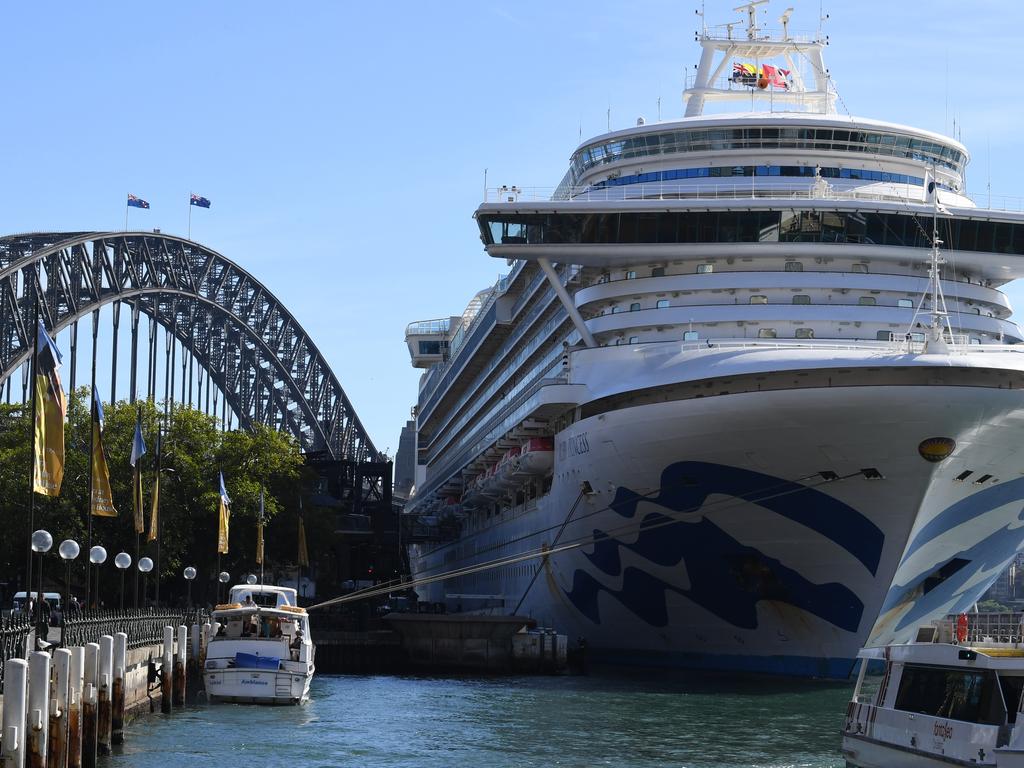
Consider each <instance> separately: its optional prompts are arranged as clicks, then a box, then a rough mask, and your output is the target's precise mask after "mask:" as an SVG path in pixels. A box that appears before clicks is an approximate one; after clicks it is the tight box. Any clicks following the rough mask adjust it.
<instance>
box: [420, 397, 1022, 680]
mask: <svg viewBox="0 0 1024 768" xmlns="http://www.w3.org/2000/svg"><path fill="white" fill-rule="evenodd" d="M1022 408H1024V397H1022V395H1021V393H1019V392H1017V391H1011V390H1005V389H995V388H982V387H978V388H975V387H943V386H884V387H883V386H879V387H846V388H843V387H829V388H818V389H803V390H799V391H797V390H779V391H771V392H753V393H743V394H735V395H730V396H721V397H709V398H702V399H689V400H679V401H674V402H664V403H651V404H646V405H641V406H637V407H629V408H621V409H619V410H612V411H609V412H606V413H602V414H600V415H596V416H592V417H590V418H586V419H582V420H580V421H578V422H576V423H575V424H573V425H572V426H571V427H569V428H568V429H566V430H564V431H563V432H562V433H560V434H558V435H557V436H556V441H555V447H556V457H555V466H554V475H553V482H552V489H551V492H550V493H549V494H548V495H547V496H546V497H544V498H543V499H542V500H541V501H540V503H538V504H537V505H536V508H535V509H533V510H530V509H526V510H525V511H519V512H515V511H513V512H511V513H509V514H505V515H502V516H501V518H500V520H498V521H497V522H492V523H489V524H488V525H486V526H483V527H481V528H480V529H479V530H477V531H475V532H471V533H469V534H467V535H464V536H463V537H462V539H461V540H460V541H459V542H455V543H452V544H448V545H444V546H440V547H435V548H433V549H432V550H430V551H428V550H427V549H425V548H417V549H416V550H414V552H413V570H414V574H416V575H418V574H421V573H422V574H427V573H439V572H442V571H444V570H450V569H453V568H458V567H463V566H465V565H469V564H472V563H474V562H483V561H484V560H487V559H491V558H494V557H501V556H505V555H509V554H514V552H516V551H524V550H530V549H534V548H536V549H538V550H539V549H540V548H541V547H545V546H546V547H551V546H559V547H561V546H564V545H567V544H570V545H572V544H579V546H574V547H572V548H569V549H566V550H565V551H559V552H557V553H556V554H554V555H552V556H549V557H547V558H546V559H543V560H541V559H538V560H536V561H533V562H530V563H526V564H523V565H516V566H510V567H506V568H504V569H503V570H502V571H500V572H499V573H497V574H493V573H492V574H481V575H480V576H477V577H464V578H462V579H460V580H457V581H456V583H451V582H449V583H445V584H441V585H434V586H431V587H428V588H424V589H423V590H422V592H421V596H422V597H423V598H424V599H428V600H431V601H435V602H436V601H444V602H446V603H448V608H449V610H455V611H458V610H482V606H483V604H484V603H482V602H481V603H480V604H474V602H473V600H471V599H470V598H469V597H467V596H469V595H474V594H479V595H483V596H486V597H487V598H488V601H487V604H488V605H490V606H491V607H490V609H489V610H492V611H494V612H504V613H508V612H512V611H513V610H515V612H516V613H519V614H528V615H531V616H533V617H534V618H536V619H537V620H538V622H539V623H541V624H542V625H546V626H552V627H555V628H556V629H557V630H558V631H559V632H565V633H567V634H568V635H569V636H570V638H579V639H585V641H586V644H587V646H588V649H589V651H588V652H589V653H591V654H592V656H593V657H594V658H595V659H599V660H601V661H606V662H610V663H619V664H628V665H650V666H681V667H691V668H709V669H720V670H736V671H743V672H766V673H777V674H785V675H796V676H810V677H825V678H845V677H847V676H848V675H849V672H850V670H851V669H852V666H853V664H854V660H855V658H856V654H857V651H858V649H859V648H860V647H861V646H862V645H863V644H864V643H865V642H866V641H867V640H868V638H869V637H871V638H873V639H875V640H876V641H878V642H883V641H885V640H886V638H887V637H890V636H891V635H892V634H893V633H894V631H895V628H896V627H897V625H898V626H899V631H901V632H902V631H909V630H907V628H906V625H907V622H908V621H910V622H912V623H913V624H914V626H915V627H916V626H917V625H918V624H920V623H927V621H928V620H930V618H932V617H933V616H932V614H933V613H934V612H935V611H940V610H943V611H944V610H946V608H948V607H949V605H952V604H956V605H959V604H960V602H958V601H965V600H968V599H970V600H972V601H973V600H976V599H977V597H978V596H980V594H981V592H983V591H984V589H985V588H986V587H987V586H988V584H989V583H991V581H992V580H993V579H994V578H995V576H996V575H997V574H998V572H999V569H1000V568H1002V567H1003V566H1005V564H1006V563H1007V562H1008V561H1009V559H1010V558H1012V556H1013V554H1014V553H1015V552H1016V551H1017V550H1018V549H1020V547H1021V545H1022V544H1024V525H1020V523H1019V521H1018V523H1017V524H1014V522H1013V521H1014V520H1015V519H1016V517H1015V515H1016V514H1017V513H1019V512H1020V506H1021V505H1020V501H1021V500H1024V487H1017V486H1016V485H1014V484H1013V483H1014V481H1013V480H1007V481H1006V482H1005V483H1003V482H1000V483H999V484H998V485H997V486H995V487H1002V486H1004V485H1005V486H1006V488H1005V490H1003V491H1001V493H1000V494H996V496H998V498H991V497H992V496H993V494H991V493H990V489H989V487H988V486H984V487H975V486H974V485H973V484H971V483H967V484H964V483H957V482H955V481H954V477H955V475H956V474H958V473H960V472H961V471H962V468H963V467H965V466H974V465H977V467H978V468H979V469H980V468H984V473H986V474H990V475H992V477H994V478H997V479H1000V480H1001V479H1003V478H1014V477H1016V476H1017V475H1018V474H1019V472H1018V469H1017V467H1016V464H1015V463H1014V459H1013V454H1014V453H1015V452H1016V450H1017V448H1016V440H1017V436H1018V435H1019V434H1021V432H1020V430H1019V429H1017V428H1013V429H1007V428H1006V426H1007V425H1008V424H1020V423H1021V421H1022V420H1024V410H1022ZM937 436H948V437H950V438H952V439H954V440H956V441H957V448H956V450H955V451H954V453H953V454H952V456H950V457H949V458H948V459H946V460H945V461H942V462H939V463H931V462H929V461H926V460H925V459H924V458H922V456H921V455H920V453H919V451H918V446H919V444H920V443H921V441H923V440H925V439H927V438H932V437H937ZM865 470H866V471H865ZM830 478H835V479H830ZM584 483H589V488H590V489H592V491H593V492H592V493H590V494H589V495H586V496H582V495H581V494H580V488H581V486H583V484H584ZM986 493H988V494H989V497H990V498H985V497H984V496H983V495H980V494H986ZM965 499H974V501H972V502H970V503H968V504H967V506H969V507H970V508H971V511H970V512H961V513H957V514H953V515H952V516H951V515H950V513H949V512H948V510H949V509H950V508H953V507H956V505H957V504H963V503H964V500H965ZM996 502H999V505H998V506H992V505H993V504H996ZM1014 504H1016V507H1015V508H1014V507H1013V505H1014ZM574 505H576V507H577V508H576V509H575V510H574V511H572V512H570V511H571V510H573V506H574ZM965 516H966V517H967V518H970V521H973V524H971V525H964V524H963V523H964V520H965ZM567 519H568V521H569V522H568V523H567V524H566V525H565V529H564V533H562V534H561V536H560V538H558V540H557V541H556V539H555V537H556V535H557V533H556V532H557V531H558V530H559V529H560V528H561V527H562V524H563V523H564V522H565V521H566V520H567ZM934 520H939V521H940V523H935V524H933V526H932V528H935V526H936V525H941V524H947V525H948V526H952V527H953V528H955V530H956V533H957V534H960V535H961V538H960V540H959V543H958V544H957V545H956V546H957V552H956V553H955V554H956V555H957V556H959V557H961V558H962V559H965V560H966V561H967V563H966V564H962V565H961V567H960V568H959V571H958V572H960V578H958V579H956V580H955V582H951V583H950V584H947V585H946V587H944V588H948V589H949V590H950V591H951V594H955V596H956V599H955V600H952V598H951V599H947V600H944V601H939V600H935V601H934V603H935V604H934V606H933V609H934V610H933V611H931V612H924V613H922V612H918V613H915V614H913V615H912V616H911V615H910V614H909V613H908V612H903V613H899V611H897V612H896V613H893V612H892V609H890V612H889V618H890V619H892V617H893V616H896V615H897V614H898V620H895V621H893V620H890V621H889V623H888V624H883V625H880V626H878V627H876V626H875V624H876V618H877V617H878V616H879V613H880V612H883V613H884V611H883V603H885V602H886V600H887V599H888V600H890V601H892V600H894V598H892V597H891V595H888V593H889V592H890V586H891V585H893V580H894V576H896V574H897V571H898V570H899V571H900V572H901V573H903V574H904V575H903V576H902V577H901V578H902V579H903V581H904V582H905V583H907V584H912V585H913V584H916V585H920V584H922V583H924V581H926V580H928V579H929V578H931V579H932V580H933V581H934V578H935V573H936V572H937V571H941V568H942V563H943V562H945V559H948V558H949V557H950V556H951V555H950V552H949V545H948V541H947V545H946V546H944V547H943V548H939V549H938V550H936V548H935V547H934V546H933V544H932V542H931V540H930V539H929V538H928V537H929V536H930V533H929V532H930V531H931V530H932V529H929V528H927V525H928V521H934ZM954 520H956V521H960V525H958V526H957V525H953V523H952V522H951V521H954ZM470 530H471V531H472V526H471V527H470ZM951 530H952V529H951ZM915 536H916V539H915ZM948 538H949V537H947V539H948ZM989 540H992V541H996V540H997V541H998V546H996V545H995V544H992V543H991V542H990V544H991V545H990V546H989V545H985V546H982V544H983V542H986V541H989ZM913 541H918V544H917V550H916V552H917V554H914V553H910V554H911V555H912V557H911V559H910V560H906V559H905V557H904V554H905V550H906V549H907V547H908V542H913ZM504 542H514V543H504ZM453 548H454V549H455V552H456V553H464V552H476V553H477V554H476V555H475V556H473V557H458V556H457V555H456V556H454V557H453V553H452V549H453ZM446 558H447V560H446ZM538 570H539V571H540V573H539V574H538V577H537V578H536V580H535V583H533V585H532V586H530V584H531V582H532V581H534V574H535V573H536V572H537V571H538ZM989 576H990V577H991V578H989ZM474 578H475V579H476V581H472V579H474ZM488 579H489V580H488ZM887 595H888V597H887ZM496 598H498V599H496ZM951 600H952V602H951ZM897 602H898V601H897ZM496 603H497V604H498V605H500V606H501V607H495V605H496ZM517 606H518V607H517ZM908 617H909V618H908Z"/></svg>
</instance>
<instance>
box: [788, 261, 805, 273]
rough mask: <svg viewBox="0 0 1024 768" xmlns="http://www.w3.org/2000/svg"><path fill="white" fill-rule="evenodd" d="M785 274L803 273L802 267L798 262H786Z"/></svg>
mask: <svg viewBox="0 0 1024 768" xmlns="http://www.w3.org/2000/svg"><path fill="white" fill-rule="evenodd" d="M786 271H787V272H803V271H804V265H803V264H802V263H801V262H799V261H787V262H786Z"/></svg>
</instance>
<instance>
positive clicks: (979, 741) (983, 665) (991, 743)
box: [842, 615, 1024, 768]
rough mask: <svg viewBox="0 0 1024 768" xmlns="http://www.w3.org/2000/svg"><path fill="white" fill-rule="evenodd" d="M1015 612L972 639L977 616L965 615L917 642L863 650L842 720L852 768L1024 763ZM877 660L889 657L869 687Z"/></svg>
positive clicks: (1023, 688)
mask: <svg viewBox="0 0 1024 768" xmlns="http://www.w3.org/2000/svg"><path fill="white" fill-rule="evenodd" d="M1004 617H1008V615H1004ZM1012 618H1013V621H1012V623H1004V624H1003V625H1002V627H999V628H997V629H996V630H995V631H991V632H988V631H982V632H977V631H973V632H970V634H971V635H973V637H970V636H969V634H968V633H969V629H968V627H969V626H970V625H969V622H970V621H972V620H976V619H977V617H976V616H971V617H968V616H967V615H961V616H960V617H958V619H956V620H955V622H954V621H946V622H941V623H939V625H938V626H935V625H933V626H930V627H926V628H923V629H922V631H921V633H919V637H918V638H917V639H916V640H915V641H914V642H911V643H907V644H902V645H893V646H888V647H886V648H876V649H869V650H867V651H865V652H864V653H862V654H861V655H862V657H863V658H864V659H865V663H864V664H863V665H862V666H861V671H860V674H859V675H858V678H857V684H856V687H855V689H854V693H853V698H852V699H851V701H850V704H849V706H848V707H847V713H846V722H845V725H844V727H843V746H842V752H843V757H844V758H845V759H846V765H847V766H849V768H904V767H906V768H911V767H913V768H940V767H941V766H951V765H955V766H965V765H970V766H994V767H995V768H1008V767H1010V766H1012V767H1013V768H1021V766H1024V715H1022V714H1021V704H1022V696H1021V694H1022V692H1024V642H1022V638H1021V626H1020V621H1021V618H1022V617H1021V616H1019V615H1014V616H1013V617H1012ZM1000 629H1001V630H1003V631H999V630H1000ZM870 659H881V660H883V661H884V664H885V669H884V674H883V676H882V678H881V682H880V684H879V686H878V688H877V689H876V690H875V691H874V692H873V693H871V694H866V693H864V680H865V676H864V673H865V670H867V668H868V663H867V661H868V660H870Z"/></svg>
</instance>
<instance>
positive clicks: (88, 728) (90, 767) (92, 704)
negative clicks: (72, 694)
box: [82, 683, 97, 768]
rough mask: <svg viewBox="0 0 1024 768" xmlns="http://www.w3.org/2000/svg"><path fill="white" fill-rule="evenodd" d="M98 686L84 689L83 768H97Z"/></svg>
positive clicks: (91, 685) (86, 685)
mask: <svg viewBox="0 0 1024 768" xmlns="http://www.w3.org/2000/svg"><path fill="white" fill-rule="evenodd" d="M96 737H97V733H96V686H95V685H93V684H92V683H86V684H85V687H84V688H83V689H82V768H96V751H97V749H96V748H97V744H96Z"/></svg>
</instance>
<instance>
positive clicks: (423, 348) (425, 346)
mask: <svg viewBox="0 0 1024 768" xmlns="http://www.w3.org/2000/svg"><path fill="white" fill-rule="evenodd" d="M420 354H421V355H440V354H441V342H440V341H421V342H420Z"/></svg>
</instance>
